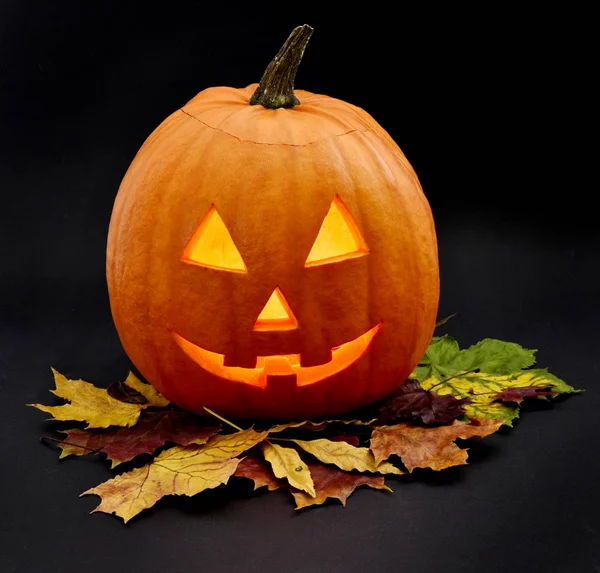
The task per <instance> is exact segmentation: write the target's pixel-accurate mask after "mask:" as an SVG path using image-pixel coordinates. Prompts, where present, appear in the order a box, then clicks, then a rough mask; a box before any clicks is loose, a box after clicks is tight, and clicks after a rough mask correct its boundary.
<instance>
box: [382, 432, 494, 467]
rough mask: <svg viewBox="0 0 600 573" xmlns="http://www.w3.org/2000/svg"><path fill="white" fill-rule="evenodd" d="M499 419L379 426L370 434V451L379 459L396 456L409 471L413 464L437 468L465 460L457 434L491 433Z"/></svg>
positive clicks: (485, 434) (465, 453)
mask: <svg viewBox="0 0 600 573" xmlns="http://www.w3.org/2000/svg"><path fill="white" fill-rule="evenodd" d="M501 425H502V420H471V423H470V424H469V423H467V422H462V421H460V420H454V422H452V424H450V425H447V426H438V427H422V426H417V425H414V424H396V425H394V426H379V427H377V428H375V429H374V430H373V434H372V436H371V451H372V452H373V454H374V456H375V459H376V460H377V461H378V462H380V461H383V460H387V459H388V458H389V457H390V456H391V455H392V454H396V455H397V456H400V458H401V459H402V462H403V463H404V465H405V466H406V468H407V469H408V471H409V472H412V471H413V470H414V469H415V468H431V469H433V470H436V471H439V470H442V469H445V468H449V467H451V466H456V465H460V464H466V463H467V457H468V453H467V450H463V449H461V448H459V447H458V446H457V445H456V444H455V443H454V442H455V440H456V439H458V438H461V439H463V440H466V439H468V438H471V437H474V436H478V437H481V438H483V437H485V436H489V435H490V434H493V433H494V432H496V431H497V430H498V428H500V426H501Z"/></svg>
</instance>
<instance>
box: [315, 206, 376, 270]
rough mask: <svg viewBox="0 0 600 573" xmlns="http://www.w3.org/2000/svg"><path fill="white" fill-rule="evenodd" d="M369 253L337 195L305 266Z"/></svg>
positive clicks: (335, 261)
mask: <svg viewBox="0 0 600 573" xmlns="http://www.w3.org/2000/svg"><path fill="white" fill-rule="evenodd" d="M368 252H369V248H368V247H367V244H366V243H365V240H364V239H363V237H362V235H361V234H360V230H359V228H358V226H357V224H356V223H355V222H354V219H353V218H352V215H351V214H350V211H348V209H347V207H346V206H345V205H344V203H343V202H342V200H341V199H340V198H339V196H338V195H336V196H335V199H334V200H333V202H332V203H331V207H330V208H329V212H328V213H327V215H325V219H324V220H323V224H322V225H321V229H320V230H319V234H318V235H317V238H316V239H315V242H314V244H313V246H312V249H311V250H310V253H309V254H308V258H307V259H306V263H305V264H304V266H305V267H315V266H317V265H327V264H329V263H337V262H339V261H344V260H346V259H354V258H356V257H362V256H363V255H366V254H367V253H368Z"/></svg>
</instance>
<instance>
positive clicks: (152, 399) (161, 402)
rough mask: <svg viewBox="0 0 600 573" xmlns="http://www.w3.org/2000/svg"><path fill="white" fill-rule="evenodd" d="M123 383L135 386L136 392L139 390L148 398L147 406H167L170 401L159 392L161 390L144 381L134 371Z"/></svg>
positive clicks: (131, 386)
mask: <svg viewBox="0 0 600 573" xmlns="http://www.w3.org/2000/svg"><path fill="white" fill-rule="evenodd" d="M123 384H125V385H126V386H129V388H133V389H134V390H135V391H136V392H139V393H140V394H141V395H142V396H143V397H144V398H146V400H147V404H146V406H154V407H155V408H165V407H167V406H168V405H169V404H170V402H169V401H168V400H167V399H166V398H165V397H164V396H163V395H162V394H160V393H159V391H158V390H157V389H156V388H155V387H154V386H151V385H150V384H146V383H145V382H142V381H141V380H140V379H139V378H138V377H137V376H136V375H135V374H134V373H133V372H130V373H129V374H128V375H127V378H126V379H125V380H124V381H123Z"/></svg>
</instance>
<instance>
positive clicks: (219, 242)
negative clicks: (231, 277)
mask: <svg viewBox="0 0 600 573" xmlns="http://www.w3.org/2000/svg"><path fill="white" fill-rule="evenodd" d="M181 260H182V261H184V262H186V263H191V264H194V265H200V266H202V267H208V268H210V269H219V270H224V271H231V272H234V273H247V272H248V270H247V269H246V265H245V264H244V261H243V259H242V255H240V252H239V251H238V249H237V247H236V246H235V243H234V242H233V239H232V238H231V235H230V234H229V231H228V230H227V227H226V226H225V223H224V222H223V219H221V216H220V215H219V213H217V210H216V209H215V206H214V205H213V206H212V207H211V208H210V211H209V212H208V213H207V214H206V217H204V219H203V220H202V223H200V226H199V227H198V228H197V229H196V231H195V233H194V234H193V235H192V238H191V239H190V241H189V243H188V244H187V246H186V247H185V250H184V251H183V255H182V256H181Z"/></svg>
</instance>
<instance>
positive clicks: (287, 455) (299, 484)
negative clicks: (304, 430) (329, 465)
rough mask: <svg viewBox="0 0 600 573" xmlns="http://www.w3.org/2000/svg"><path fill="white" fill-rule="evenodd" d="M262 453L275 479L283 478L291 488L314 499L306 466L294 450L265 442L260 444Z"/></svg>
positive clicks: (312, 487)
mask: <svg viewBox="0 0 600 573" xmlns="http://www.w3.org/2000/svg"><path fill="white" fill-rule="evenodd" d="M262 453H263V456H264V457H265V459H266V460H267V461H268V462H269V463H270V464H271V467H272V468H273V473H274V474H275V476H276V477H278V478H285V479H286V480H287V481H288V483H289V484H290V485H291V486H293V487H295V488H296V489H299V490H302V491H305V492H307V493H308V494H309V495H310V496H311V497H315V495H316V494H315V486H314V484H313V480H312V478H311V477H310V471H309V469H308V466H307V465H306V464H305V463H304V462H303V461H302V459H301V458H300V456H299V455H298V452H297V451H296V450H294V449H293V448H284V447H283V446H280V445H278V444H273V443H271V442H269V441H265V442H263V443H262Z"/></svg>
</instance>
